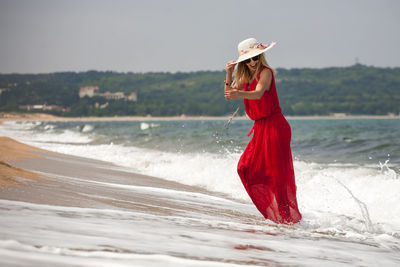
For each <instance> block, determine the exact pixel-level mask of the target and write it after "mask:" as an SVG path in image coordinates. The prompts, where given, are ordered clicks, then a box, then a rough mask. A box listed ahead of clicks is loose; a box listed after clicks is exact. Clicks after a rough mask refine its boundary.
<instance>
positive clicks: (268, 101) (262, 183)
mask: <svg viewBox="0 0 400 267" xmlns="http://www.w3.org/2000/svg"><path fill="white" fill-rule="evenodd" d="M264 69H268V70H270V69H269V68H266V67H264V68H263V69H262V70H264ZM262 70H261V71H262ZM261 71H260V73H258V75H257V79H254V80H253V82H251V83H250V84H246V83H245V84H244V90H245V91H253V90H255V88H256V86H257V83H258V80H259V79H260V74H261ZM270 71H271V72H272V70H270ZM244 105H245V107H246V113H247V115H248V116H249V117H250V118H251V119H252V120H254V126H253V128H252V130H251V131H250V133H249V134H248V135H250V134H251V132H254V134H253V138H252V139H251V140H250V142H249V144H248V145H247V147H246V149H245V151H244V152H243V155H242V156H241V157H240V160H239V163H238V173H239V176H240V179H241V180H242V183H243V185H244V187H245V189H246V191H247V193H248V194H249V196H250V198H251V200H252V201H253V203H254V205H255V206H256V207H257V209H258V210H259V211H260V212H261V213H262V215H264V217H265V218H266V219H269V220H272V221H274V222H276V223H285V224H292V223H296V222H298V221H300V219H301V214H300V212H299V209H298V207H297V200H296V185H295V181H294V170H293V161H292V152H291V149H290V139H291V129H290V125H289V123H288V122H287V121H286V119H285V117H283V115H282V113H281V108H280V106H279V100H278V95H277V93H276V87H275V79H274V75H273V73H272V82H271V88H270V90H268V91H265V92H264V94H263V96H262V97H261V98H260V99H257V100H251V99H244Z"/></svg>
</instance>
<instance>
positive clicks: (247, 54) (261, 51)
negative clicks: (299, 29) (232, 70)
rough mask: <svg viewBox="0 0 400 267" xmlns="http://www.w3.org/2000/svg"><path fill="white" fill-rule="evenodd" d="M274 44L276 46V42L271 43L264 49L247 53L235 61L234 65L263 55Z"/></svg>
mask: <svg viewBox="0 0 400 267" xmlns="http://www.w3.org/2000/svg"><path fill="white" fill-rule="evenodd" d="M275 44H276V42H272V43H270V44H268V46H267V47H266V48H264V49H253V50H251V51H249V52H248V53H246V54H244V55H241V56H239V57H238V59H237V60H236V63H240V62H242V61H245V60H246V59H249V58H252V57H255V56H257V55H260V54H262V53H264V52H265V51H267V50H269V49H271V48H272V47H274V46H275Z"/></svg>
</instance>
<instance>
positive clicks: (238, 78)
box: [233, 53, 275, 85]
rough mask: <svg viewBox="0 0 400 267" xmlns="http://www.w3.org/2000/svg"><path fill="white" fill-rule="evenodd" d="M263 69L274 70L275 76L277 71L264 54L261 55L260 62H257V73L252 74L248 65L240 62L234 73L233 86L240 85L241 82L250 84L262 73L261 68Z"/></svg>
mask: <svg viewBox="0 0 400 267" xmlns="http://www.w3.org/2000/svg"><path fill="white" fill-rule="evenodd" d="M263 67H268V68H270V69H271V70H272V72H273V73H274V74H275V70H274V69H272V68H271V67H270V66H269V65H268V62H267V59H266V58H265V56H264V53H262V54H260V55H259V58H258V62H257V69H256V71H255V72H254V73H253V74H252V73H251V72H250V69H249V67H247V65H246V63H244V61H242V62H239V63H238V65H237V69H236V71H235V72H234V73H233V76H234V79H233V84H234V85H236V84H240V82H243V83H244V82H245V83H249V82H251V81H252V80H253V79H256V78H257V74H258V73H259V72H260V70H261V68H263Z"/></svg>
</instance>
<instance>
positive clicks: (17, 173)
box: [0, 137, 51, 187]
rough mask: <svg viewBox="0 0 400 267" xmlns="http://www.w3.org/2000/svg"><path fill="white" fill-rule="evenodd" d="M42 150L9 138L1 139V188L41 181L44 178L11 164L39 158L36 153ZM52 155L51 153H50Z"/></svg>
mask: <svg viewBox="0 0 400 267" xmlns="http://www.w3.org/2000/svg"><path fill="white" fill-rule="evenodd" d="M40 151H43V150H42V149H39V148H35V147H31V146H28V145H25V144H22V143H20V142H17V141H15V140H13V139H11V138H8V137H0V187H8V186H12V185H17V184H21V183H23V181H24V179H28V180H33V181H40V180H43V177H41V176H40V175H38V174H37V173H34V172H31V171H27V170H24V169H21V168H18V167H15V166H13V165H12V164H11V162H13V161H17V160H20V159H26V158H30V159H33V158H39V157H40V156H39V155H37V154H34V152H40ZM49 153H51V152H49Z"/></svg>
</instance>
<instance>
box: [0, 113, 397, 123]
mask: <svg viewBox="0 0 400 267" xmlns="http://www.w3.org/2000/svg"><path fill="white" fill-rule="evenodd" d="M285 117H286V119H288V120H343V119H400V115H340V116H285ZM229 118H230V116H185V115H182V116H168V117H153V116H113V117H111V116H110V117H59V116H54V115H51V114H45V113H0V123H1V122H2V121H171V120H228V119H229ZM235 120H249V118H247V117H246V116H238V117H235Z"/></svg>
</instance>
